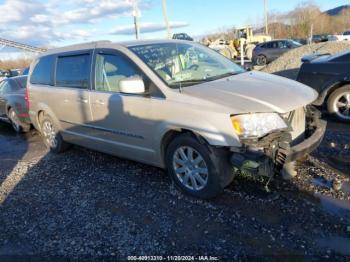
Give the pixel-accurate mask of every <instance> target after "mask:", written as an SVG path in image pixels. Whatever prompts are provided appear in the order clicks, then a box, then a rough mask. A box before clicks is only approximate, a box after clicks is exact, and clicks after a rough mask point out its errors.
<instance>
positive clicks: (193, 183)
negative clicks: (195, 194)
mask: <svg viewBox="0 0 350 262" xmlns="http://www.w3.org/2000/svg"><path fill="white" fill-rule="evenodd" d="M173 168H174V172H175V174H176V176H177V178H178V180H179V181H180V183H181V184H182V185H183V186H185V187H187V188H189V189H191V190H194V191H198V190H201V189H203V188H204V187H205V186H206V184H207V182H208V168H207V165H206V163H205V161H204V158H203V157H202V156H201V155H200V154H199V153H198V152H197V151H196V150H195V149H194V148H192V147H189V146H183V147H180V148H178V149H177V150H176V151H175V153H174V156H173Z"/></svg>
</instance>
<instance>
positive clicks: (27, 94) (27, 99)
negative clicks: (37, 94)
mask: <svg viewBox="0 0 350 262" xmlns="http://www.w3.org/2000/svg"><path fill="white" fill-rule="evenodd" d="M24 100H25V101H26V104H27V108H28V109H29V106H30V103H29V90H28V86H27V87H26V94H25V95H24Z"/></svg>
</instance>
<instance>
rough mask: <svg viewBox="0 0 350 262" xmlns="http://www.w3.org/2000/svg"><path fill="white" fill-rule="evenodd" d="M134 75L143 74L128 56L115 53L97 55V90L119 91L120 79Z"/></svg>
mask: <svg viewBox="0 0 350 262" xmlns="http://www.w3.org/2000/svg"><path fill="white" fill-rule="evenodd" d="M133 76H142V74H141V72H140V70H139V69H138V68H137V67H136V66H135V65H134V64H133V63H132V62H131V61H130V59H128V58H127V57H125V56H123V55H114V54H97V55H96V66H95V90H96V91H107V92H119V91H120V88H119V83H120V81H121V80H122V79H125V78H127V77H133Z"/></svg>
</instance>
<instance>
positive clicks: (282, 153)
mask: <svg viewBox="0 0 350 262" xmlns="http://www.w3.org/2000/svg"><path fill="white" fill-rule="evenodd" d="M306 115H307V116H306V130H305V139H304V140H302V141H301V142H300V143H298V144H292V141H291V135H290V133H289V132H288V131H281V132H275V133H271V134H269V135H267V136H266V137H264V138H262V139H260V140H258V141H245V143H244V147H243V148H242V150H241V151H239V152H238V151H234V152H233V153H232V154H231V158H230V162H231V164H232V165H233V166H234V167H235V168H238V169H239V170H244V171H248V172H250V173H255V174H258V175H263V176H271V175H272V174H271V173H274V172H279V171H280V170H281V169H282V168H283V166H284V165H285V164H287V163H290V162H293V161H296V160H299V159H302V158H304V157H305V156H307V155H308V154H310V153H311V152H312V151H314V150H315V149H316V148H317V147H318V146H319V145H320V143H321V142H322V139H323V137H324V134H325V132H326V127H327V122H326V121H324V120H321V119H320V116H321V114H320V112H319V111H318V110H316V109H315V108H313V107H310V108H308V110H307V114H306Z"/></svg>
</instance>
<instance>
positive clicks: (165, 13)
mask: <svg viewBox="0 0 350 262" xmlns="http://www.w3.org/2000/svg"><path fill="white" fill-rule="evenodd" d="M162 5H163V16H164V20H165V26H166V31H167V36H168V39H170V38H171V35H170V24H169V20H168V13H167V8H166V0H163V1H162Z"/></svg>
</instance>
